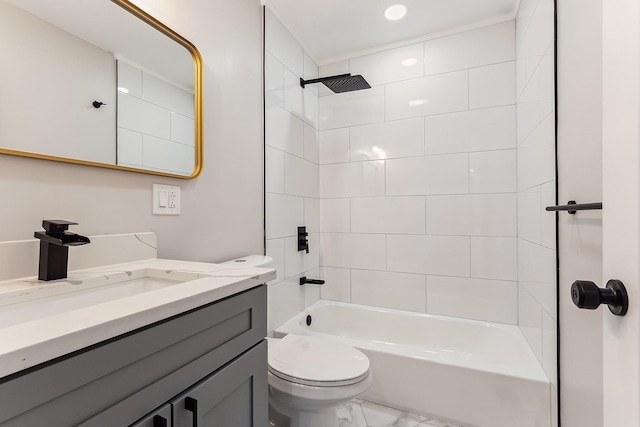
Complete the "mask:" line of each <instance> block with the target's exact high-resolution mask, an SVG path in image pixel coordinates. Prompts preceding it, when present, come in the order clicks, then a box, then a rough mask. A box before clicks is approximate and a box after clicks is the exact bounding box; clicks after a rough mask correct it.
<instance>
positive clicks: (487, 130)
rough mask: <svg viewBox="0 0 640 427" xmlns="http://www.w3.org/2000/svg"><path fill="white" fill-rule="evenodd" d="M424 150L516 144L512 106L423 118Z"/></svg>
mask: <svg viewBox="0 0 640 427" xmlns="http://www.w3.org/2000/svg"><path fill="white" fill-rule="evenodd" d="M425 139H426V153H427V154H447V153H462V152H468V151H486V150H500V149H505V148H515V147H516V109H515V107H513V106H508V107H498V108H488V109H483V110H474V111H465V112H462V113H454V114H443V115H440V116H433V117H426V118H425Z"/></svg>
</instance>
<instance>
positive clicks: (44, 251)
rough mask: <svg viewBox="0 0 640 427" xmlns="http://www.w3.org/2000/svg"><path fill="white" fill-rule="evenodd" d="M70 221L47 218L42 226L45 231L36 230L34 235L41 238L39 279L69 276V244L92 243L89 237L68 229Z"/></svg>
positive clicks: (73, 223) (71, 223)
mask: <svg viewBox="0 0 640 427" xmlns="http://www.w3.org/2000/svg"><path fill="white" fill-rule="evenodd" d="M77 224H78V223H77V222H69V221H64V220H60V219H45V220H43V221H42V227H43V228H44V229H45V231H36V232H35V233H34V235H33V237H35V238H37V239H40V265H39V267H38V280H56V279H65V278H66V277H67V264H68V260H69V246H80V245H86V244H87V243H91V241H90V240H89V238H88V237H85V236H81V235H79V234H76V233H71V232H69V231H67V230H68V229H69V226H70V225H77Z"/></svg>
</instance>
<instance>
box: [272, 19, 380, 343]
mask: <svg viewBox="0 0 640 427" xmlns="http://www.w3.org/2000/svg"><path fill="white" fill-rule="evenodd" d="M265 50H266V52H265V98H266V111H265V129H266V133H265V144H266V167H265V177H266V193H267V194H266V201H265V202H266V236H267V242H266V252H267V255H269V256H271V257H273V258H274V260H275V263H276V269H277V272H278V275H277V278H276V279H275V280H273V281H271V282H269V284H268V290H269V291H268V299H269V310H268V317H269V321H268V328H269V331H270V332H271V331H273V330H274V329H275V328H277V327H278V326H280V325H281V324H282V323H284V322H285V321H286V320H288V319H289V318H290V317H292V316H293V315H295V314H297V313H298V312H299V311H301V310H304V308H305V307H307V306H309V305H311V304H313V303H314V302H316V301H317V300H318V299H320V294H321V292H322V290H321V289H320V287H319V286H317V285H306V286H300V283H299V279H300V277H302V276H307V277H310V278H320V277H321V276H322V272H321V271H320V268H319V267H320V250H321V236H320V224H321V221H322V219H321V215H320V212H321V211H320V199H319V192H320V188H321V187H320V183H319V163H320V161H321V160H322V158H321V157H320V151H319V146H320V135H319V133H318V120H319V119H318V108H319V107H318V103H319V101H318V87H317V86H318V85H309V86H307V87H306V88H304V89H302V88H301V87H300V80H299V79H300V77H303V78H305V79H311V78H315V77H317V76H318V66H317V65H316V64H315V63H314V62H313V59H312V58H311V56H309V55H308V54H307V52H305V51H304V49H303V48H302V46H301V45H300V43H298V42H297V41H296V39H295V38H294V37H293V35H291V33H289V31H288V30H287V29H286V28H285V27H284V26H283V25H282V24H281V23H280V22H279V21H278V19H277V18H276V17H275V16H274V15H273V14H272V13H271V12H270V11H269V10H268V9H267V11H266V27H265ZM338 140H339V139H338ZM347 143H348V139H347ZM336 145H337V147H336V149H337V152H338V153H339V142H338V143H337V144H336ZM325 155H326V154H325ZM336 155H338V156H340V155H341V154H336ZM342 155H345V156H348V155H349V152H348V144H347V145H344V146H343V153H342ZM381 185H383V184H381ZM299 226H306V227H307V232H308V233H309V235H308V240H309V253H308V254H307V253H306V252H305V251H298V238H297V230H298V227H299ZM347 271H348V270H347Z"/></svg>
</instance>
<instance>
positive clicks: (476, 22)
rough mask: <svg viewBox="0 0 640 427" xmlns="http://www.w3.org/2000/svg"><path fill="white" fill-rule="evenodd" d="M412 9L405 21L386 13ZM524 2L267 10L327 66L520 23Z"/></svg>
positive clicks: (334, 3)
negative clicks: (375, 51) (458, 32)
mask: <svg viewBox="0 0 640 427" xmlns="http://www.w3.org/2000/svg"><path fill="white" fill-rule="evenodd" d="M396 3H402V4H404V5H405V6H407V9H408V13H407V16H405V17H404V19H402V20H399V21H388V20H387V19H385V17H384V10H385V9H386V8H387V7H388V6H390V5H392V4H396ZM519 3H520V0H397V1H396V0H266V5H267V7H268V8H269V9H270V10H271V11H272V12H273V13H274V14H275V15H276V16H277V17H278V18H279V19H280V21H282V23H283V24H284V25H285V26H286V27H287V28H288V29H289V31H291V32H292V33H293V34H294V35H295V36H296V38H297V39H298V41H300V43H301V44H302V45H303V46H304V48H305V49H306V50H307V51H308V52H309V53H310V54H311V56H312V57H313V58H314V59H315V60H316V62H318V64H319V65H323V64H326V63H329V62H333V61H334V60H338V59H342V58H346V57H349V56H355V55H354V54H361V53H363V52H366V51H368V50H371V49H372V48H374V47H378V46H381V45H389V44H394V43H397V42H400V41H403V40H409V39H416V38H422V37H425V36H428V35H430V34H436V33H441V32H446V31H451V30H455V29H463V28H469V27H473V26H480V25H482V24H489V23H493V22H499V21H506V20H509V19H513V18H514V17H515V12H516V10H517V7H518V5H519Z"/></svg>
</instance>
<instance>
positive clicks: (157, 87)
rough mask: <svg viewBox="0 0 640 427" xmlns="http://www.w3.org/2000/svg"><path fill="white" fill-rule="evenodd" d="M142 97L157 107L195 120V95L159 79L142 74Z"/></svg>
mask: <svg viewBox="0 0 640 427" xmlns="http://www.w3.org/2000/svg"><path fill="white" fill-rule="evenodd" d="M142 97H143V98H144V99H145V100H146V101H149V102H151V103H153V104H155V105H158V106H161V107H163V108H166V109H168V110H171V111H175V112H176V113H180V114H182V115H183V116H187V117H189V118H191V119H193V118H194V113H193V107H194V101H193V93H190V92H187V91H186V90H184V89H181V88H179V87H177V86H175V85H173V84H171V83H169V82H167V81H164V80H162V79H159V78H158V77H155V76H152V75H150V74H147V73H142Z"/></svg>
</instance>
